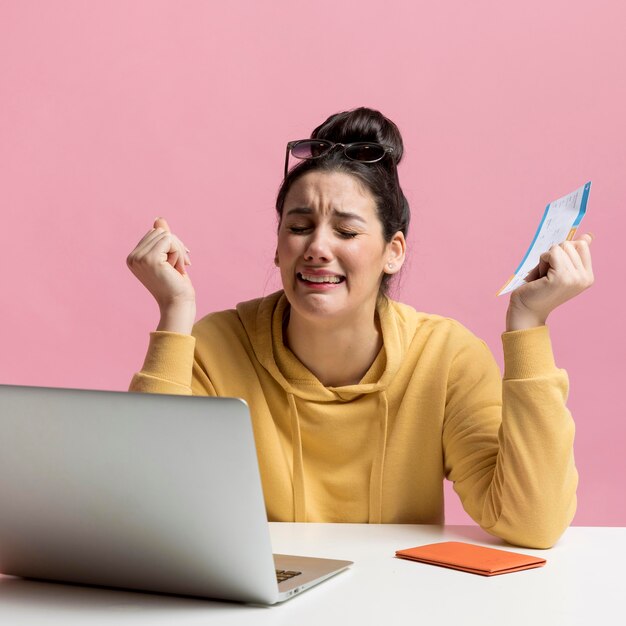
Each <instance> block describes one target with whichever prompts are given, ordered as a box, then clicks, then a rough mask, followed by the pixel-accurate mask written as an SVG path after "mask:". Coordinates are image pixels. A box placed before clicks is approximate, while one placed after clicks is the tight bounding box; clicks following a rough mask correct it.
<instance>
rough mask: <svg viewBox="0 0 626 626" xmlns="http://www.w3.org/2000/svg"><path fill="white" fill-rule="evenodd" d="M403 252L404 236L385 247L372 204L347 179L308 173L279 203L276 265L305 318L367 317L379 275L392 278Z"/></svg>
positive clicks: (360, 187)
mask: <svg viewBox="0 0 626 626" xmlns="http://www.w3.org/2000/svg"><path fill="white" fill-rule="evenodd" d="M404 251H405V243H404V236H403V235H402V233H397V234H396V235H395V236H394V238H393V239H392V241H391V242H389V243H387V242H385V240H384V238H383V227H382V224H381V222H380V220H379V218H378V215H377V213H376V202H375V200H374V197H373V196H372V194H371V193H370V192H369V191H368V190H367V189H366V188H365V187H363V185H362V184H361V183H360V181H359V180H358V179H356V178H355V177H353V176H351V175H349V174H345V173H340V172H321V171H313V172H310V173H308V174H305V175H304V176H302V177H301V178H299V179H298V180H297V181H296V182H295V183H294V184H293V186H292V187H291V189H290V190H289V193H288V194H287V197H286V198H285V204H284V207H283V216H282V222H281V224H280V228H279V232H278V248H277V263H278V266H279V267H280V273H281V277H282V281H283V288H284V290H285V294H286V296H287V299H288V300H289V302H290V304H291V306H292V308H293V309H295V311H296V312H298V313H299V314H300V315H302V316H304V317H307V318H315V319H317V320H319V319H320V318H326V319H327V320H328V321H331V320H332V319H338V318H341V317H346V319H353V320H354V319H356V318H355V315H356V314H357V313H361V314H363V313H365V312H368V313H369V312H373V311H374V309H375V306H376V298H377V296H378V290H379V286H380V281H381V279H382V275H383V272H386V273H395V272H396V271H398V270H399V269H400V267H401V265H402V262H403V260H404ZM389 264H392V265H393V267H391V268H390V267H389ZM363 307H365V309H364V308H363Z"/></svg>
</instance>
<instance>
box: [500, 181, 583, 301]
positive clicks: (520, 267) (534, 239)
mask: <svg viewBox="0 0 626 626" xmlns="http://www.w3.org/2000/svg"><path fill="white" fill-rule="evenodd" d="M590 188H591V181H589V182H588V183H585V187H584V189H583V197H582V200H581V202H580V211H579V212H578V215H577V216H576V219H575V220H574V223H573V224H572V228H576V227H577V226H578V225H579V224H580V222H581V220H582V219H583V215H584V214H585V211H586V210H587V199H588V198H589V189H590ZM551 204H552V202H550V203H549V204H548V206H547V207H546V210H545V211H544V213H543V217H542V218H541V222H539V227H538V228H537V232H536V233H535V236H534V237H533V240H532V241H531V242H530V246H528V250H526V254H525V255H524V258H523V259H522V261H521V263H520V264H519V265H518V266H517V269H516V270H515V272H514V274H517V272H519V271H520V270H521V269H522V265H524V263H525V262H526V259H527V258H528V255H529V254H530V251H531V250H532V249H533V246H534V245H535V241H537V237H538V236H539V233H540V232H541V227H542V226H543V223H544V222H545V221H546V217H547V216H548V211H549V210H550V206H551ZM509 282H511V281H509ZM508 284H509V283H507V285H508ZM505 287H506V285H505V286H504V287H503V288H502V289H504V288H505Z"/></svg>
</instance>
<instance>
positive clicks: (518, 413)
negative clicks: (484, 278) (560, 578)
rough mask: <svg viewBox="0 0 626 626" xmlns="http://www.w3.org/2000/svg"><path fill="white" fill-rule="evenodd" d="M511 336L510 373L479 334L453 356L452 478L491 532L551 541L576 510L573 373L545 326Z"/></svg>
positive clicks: (448, 446) (540, 543) (446, 430)
mask: <svg viewBox="0 0 626 626" xmlns="http://www.w3.org/2000/svg"><path fill="white" fill-rule="evenodd" d="M470 335H471V334H470ZM502 342H503V348H504V362H505V372H504V377H503V378H501V377H500V370H499V368H498V366H497V364H496V363H495V360H494V359H493V355H492V354H491V352H490V350H489V348H488V347H487V345H486V344H485V343H484V342H483V341H480V340H479V339H477V338H476V337H474V336H473V335H471V339H469V340H468V341H467V342H466V344H465V345H464V347H463V349H462V350H461V351H459V353H458V354H457V355H456V357H455V358H454V360H453V362H452V365H451V368H450V377H449V383H448V394H447V401H446V412H445V417H444V426H443V446H444V458H445V471H446V477H447V478H449V479H450V480H452V481H453V482H454V489H455V491H456V492H457V493H458V494H459V496H460V498H461V501H462V503H463V507H464V508H465V510H466V511H467V512H468V514H469V515H470V516H471V517H472V518H473V519H474V520H475V521H476V522H477V523H478V524H479V525H480V526H481V527H482V528H483V529H484V530H486V531H487V532H489V533H491V534H493V535H496V536H498V537H501V538H502V539H504V540H506V541H508V542H509V543H512V544H516V545H521V546H526V547H532V548H549V547H550V546H552V545H553V544H554V543H555V542H556V541H557V539H558V538H559V537H560V536H561V534H562V533H563V531H564V530H565V529H566V528H567V526H568V525H569V524H570V522H571V520H572V518H573V516H574V513H575V510H576V486H577V480H578V477H577V473H576V468H575V466H574V456H573V440H574V422H573V420H572V417H571V415H570V412H569V411H568V409H567V407H566V405H565V402H566V400H567V394H568V377H567V373H566V372H565V370H562V369H558V368H557V367H556V365H555V363H554V358H553V355H552V346H551V343H550V337H549V333H548V328H547V327H546V326H540V327H536V328H531V329H527V330H518V331H512V332H506V333H503V335H502Z"/></svg>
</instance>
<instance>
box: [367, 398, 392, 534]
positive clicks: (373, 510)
mask: <svg viewBox="0 0 626 626" xmlns="http://www.w3.org/2000/svg"><path fill="white" fill-rule="evenodd" d="M379 398H380V403H381V405H382V406H381V408H380V411H379V412H378V414H379V416H380V420H379V424H378V446H377V448H376V452H375V454H374V460H373V462H372V473H371V475H370V510H369V523H370V524H381V523H382V518H383V471H384V466H385V451H386V450H387V431H388V429H389V401H388V400H387V392H386V391H381V392H380V395H379Z"/></svg>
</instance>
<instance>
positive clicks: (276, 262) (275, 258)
mask: <svg viewBox="0 0 626 626" xmlns="http://www.w3.org/2000/svg"><path fill="white" fill-rule="evenodd" d="M274 265H275V266H276V267H278V266H279V265H280V263H279V262H278V250H276V253H275V254H274Z"/></svg>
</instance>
